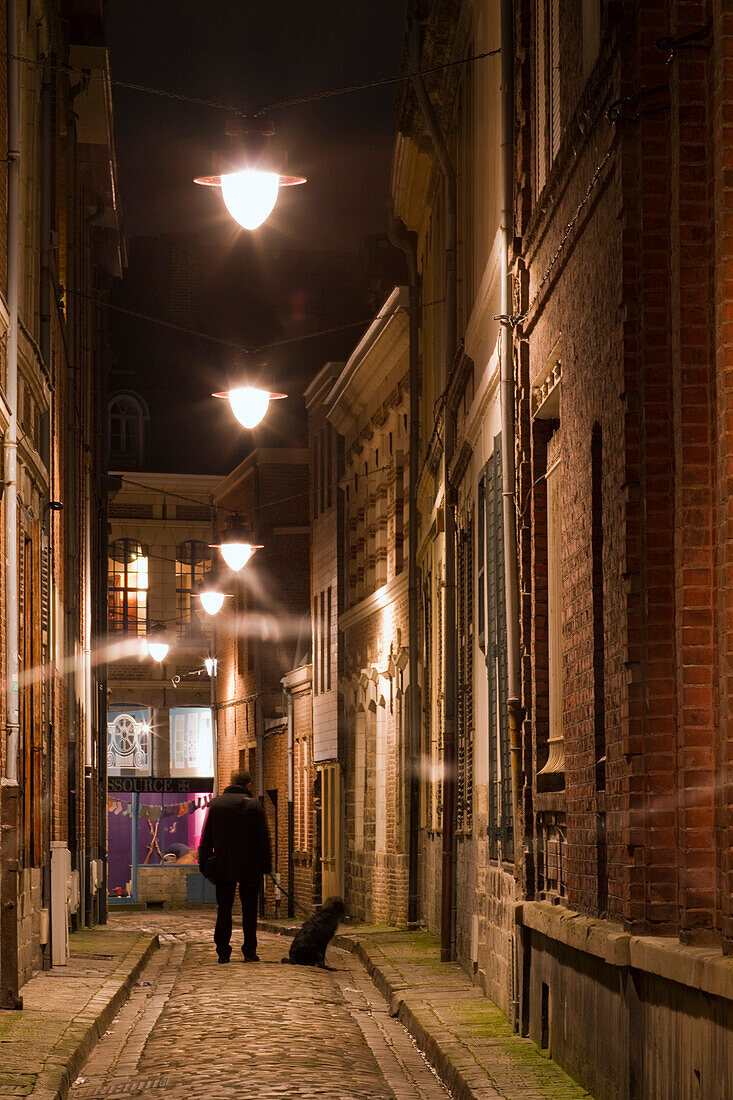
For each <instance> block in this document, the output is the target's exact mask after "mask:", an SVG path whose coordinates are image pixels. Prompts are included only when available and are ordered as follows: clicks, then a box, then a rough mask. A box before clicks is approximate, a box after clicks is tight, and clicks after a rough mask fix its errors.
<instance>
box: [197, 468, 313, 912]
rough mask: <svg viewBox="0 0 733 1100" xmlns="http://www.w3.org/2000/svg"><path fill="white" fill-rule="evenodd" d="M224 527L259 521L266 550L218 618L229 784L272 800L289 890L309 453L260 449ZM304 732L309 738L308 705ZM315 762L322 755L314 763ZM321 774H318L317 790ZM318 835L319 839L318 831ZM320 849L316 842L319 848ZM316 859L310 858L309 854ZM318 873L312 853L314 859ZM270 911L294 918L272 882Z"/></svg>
mask: <svg viewBox="0 0 733 1100" xmlns="http://www.w3.org/2000/svg"><path fill="white" fill-rule="evenodd" d="M215 496H216V504H217V507H218V509H219V512H218V514H219V516H220V527H221V529H222V531H223V530H224V526H225V517H226V515H227V514H231V513H232V512H233V511H236V512H238V513H240V514H241V515H242V516H243V517H244V519H245V520H246V521H247V522H248V523H249V524H251V526H252V529H253V534H254V537H255V541H256V542H258V543H262V545H263V549H261V550H258V551H257V552H256V553H255V555H254V556H253V557H252V560H251V561H250V562H249V563H248V564H247V565H246V566H245V568H244V570H242V572H241V573H239V574H237V573H231V574H226V585H227V591H228V592H231V594H232V596H233V598H232V599H231V600H228V601H227V603H228V604H229V605H230V607H229V608H228V609H227V610H225V611H224V612H221V613H220V615H219V619H218V621H217V630H216V655H217V660H218V672H217V679H216V701H215V710H216V716H217V728H218V761H217V763H218V776H219V787H220V789H223V788H224V786H226V784H227V782H228V780H229V776H230V774H231V772H232V771H234V770H235V769H237V768H242V769H245V770H248V771H249V772H250V773H251V775H252V780H253V789H254V791H255V793H256V794H257V795H258V796H259V797H260V798H261V799H262V801H263V803H264V805H265V808H266V811H267V815H268V821H269V824H270V832H271V836H272V841H273V863H274V865H275V867H276V870H277V873H278V874H279V875H280V881H281V883H282V886H283V888H284V889H285V890H287V889H288V881H289V880H288V873H289V866H288V859H289V852H290V851H291V847H290V842H289V835H288V829H289V825H288V791H289V779H288V769H289V767H290V760H289V754H288V728H287V726H288V719H287V715H286V699H285V696H284V693H283V682H282V681H283V677H286V676H287V674H288V673H289V672H291V670H292V669H294V668H297V667H298V666H299V664H300V659H301V656H302V653H303V652H304V651H303V639H304V638H306V637H307V627H306V626H304V624H307V615H308V606H309V561H310V557H309V537H308V536H309V529H308V503H309V491H308V466H307V461H306V452H305V451H302V450H297V449H287V448H283V449H280V450H266V449H263V448H259V449H256V450H254V451H253V452H252V453H251V455H250V456H249V457H248V458H246V459H245V460H244V462H242V463H241V464H240V466H238V467H237V468H236V469H235V470H234V471H233V472H232V473H231V474H230V475H229V476H228V477H227V478H225V479H224V481H223V482H222V483H221V485H220V486H219V489H218V490H217V493H216V494H215ZM297 714H298V718H297V721H298V728H299V730H300V731H301V732H300V734H299V736H300V737H301V738H302V736H303V717H302V714H301V703H300V702H298V704H297ZM311 758H312V757H311ZM313 780H314V776H313V774H312V772H311V775H310V785H311V788H312V784H313ZM311 837H312V834H311ZM311 842H312V841H311ZM308 854H309V853H307V852H304V853H302V855H303V856H304V857H305V856H307V855H308ZM311 866H312V853H311ZM307 867H308V863H307V860H306V859H305V858H300V859H299V883H298V893H297V894H296V900H298V901H301V900H302V904H304V905H307V906H308V907H309V906H310V904H311V901H312V889H310V890H309V889H308V885H307V882H306V881H305V880H306V879H307V877H308V871H307V870H306V868H307ZM266 897H267V909H268V912H269V913H271V914H272V913H278V914H284V913H285V912H286V911H287V902H286V901H285V900H282V901H278V900H277V899H276V896H275V887H274V884H273V883H272V882H271V881H268V883H267V884H266Z"/></svg>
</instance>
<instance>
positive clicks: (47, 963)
mask: <svg viewBox="0 0 733 1100" xmlns="http://www.w3.org/2000/svg"><path fill="white" fill-rule="evenodd" d="M52 87H53V86H52V81H51V61H50V58H48V57H46V58H45V59H44V62H43V81H42V84H41V224H40V237H41V240H40V245H41V271H40V276H41V279H40V285H39V288H38V315H39V316H38V342H39V350H40V353H41V359H42V361H43V367H44V370H45V373H46V377H47V378H48V377H49V374H50V372H49V364H50V362H51V280H52V272H51V247H52V244H51V229H52V201H53V178H52V173H53V97H52ZM51 415H52V414H51V411H50V410H49V412H48V413H47V414H46V417H45V418H44V435H43V440H42V442H41V448H42V452H43V453H42V455H41V457H42V458H43V460H44V462H45V463H46V468H47V470H48V474H49V482H50V486H49V500H48V501H47V502H46V504H48V503H49V501H50V499H51V496H52V495H53V485H54V476H55V469H54V453H53V448H52V447H51V430H52V428H51ZM53 523H54V515H53V511H52V510H51V509H50V508H48V507H47V508H44V512H43V520H42V523H41V540H42V544H45V546H44V549H45V551H46V552H45V554H42V555H41V568H42V569H45V570H46V578H45V585H46V591H47V592H48V600H49V606H48V608H47V612H46V613H47V615H48V617H49V621H47V622H46V623H45V624H44V626H46V627H47V639H48V641H47V644H46V651H45V660H46V661H47V662H48V663H49V665H50V664H51V663H52V661H53V659H54V657H55V654H54V651H53V631H52V629H51V623H50V618H51V601H52V599H53V566H52V562H53V549H52V543H53ZM42 583H43V582H42ZM45 690H46V709H45V711H44V713H43V723H44V725H43V736H44V738H45V739H46V774H45V790H44V825H45V834H46V838H45V839H46V851H45V853H44V858H43V881H42V895H41V896H42V905H43V908H44V909H46V910H48V917H49V928H51V927H52V915H51V906H52V897H51V841H52V840H53V838H54V832H55V820H54V816H55V815H54V810H55V800H54V791H55V774H54V765H55V758H54V752H53V728H54V726H53V716H54V713H55V708H54V693H55V688H54V677H53V676H48V677H47V679H46V687H45ZM50 967H51V935H50V933H49V936H48V942H47V943H46V944H45V945H44V948H43V968H44V970H48V969H50Z"/></svg>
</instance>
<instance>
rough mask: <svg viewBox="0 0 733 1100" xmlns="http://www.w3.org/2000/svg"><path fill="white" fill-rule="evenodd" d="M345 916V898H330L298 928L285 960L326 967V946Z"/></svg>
mask: <svg viewBox="0 0 733 1100" xmlns="http://www.w3.org/2000/svg"><path fill="white" fill-rule="evenodd" d="M345 916H346V907H345V906H344V903H343V900H342V899H341V898H328V899H327V900H326V901H324V903H323V905H321V906H319V908H318V909H316V911H315V913H314V914H313V916H312V917H308V920H307V921H305V923H304V924H303V926H302V927H301V928H299V929H298V931H297V932H296V934H295V938H294V939H293V942H292V944H291V945H290V956H289V958H287V959H283V962H284V963H297V964H299V965H300V966H320V967H322V968H323V969H326V948H327V947H328V945H329V943H330V942H331V940H332V939H333V937H334V935H335V933H336V929H337V928H338V926H339V921H342V920H343V919H344V917H345Z"/></svg>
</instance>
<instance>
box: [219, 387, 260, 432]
mask: <svg viewBox="0 0 733 1100" xmlns="http://www.w3.org/2000/svg"><path fill="white" fill-rule="evenodd" d="M229 404H230V405H231V407H232V412H233V413H234V415H235V416H236V418H237V420H238V421H239V423H240V424H241V425H242V427H243V428H256V427H257V425H258V424H259V422H260V421H261V420H262V418H263V416H264V415H265V413H266V412H267V410H268V408H269V407H270V394H269V392H268V391H267V390H257V389H255V388H254V386H243V387H242V388H241V389H237V390H230V391H229Z"/></svg>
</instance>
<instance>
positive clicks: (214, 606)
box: [199, 590, 224, 615]
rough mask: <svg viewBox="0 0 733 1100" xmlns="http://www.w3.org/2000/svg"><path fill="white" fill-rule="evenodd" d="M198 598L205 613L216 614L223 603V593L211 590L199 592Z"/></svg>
mask: <svg viewBox="0 0 733 1100" xmlns="http://www.w3.org/2000/svg"><path fill="white" fill-rule="evenodd" d="M199 599H200V600H201V606H202V607H203V609H204V611H205V612H206V614H207V615H217V614H218V613H219V612H220V611H221V608H222V604H223V603H224V593H223V592H214V591H211V590H209V591H208V592H199Z"/></svg>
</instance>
